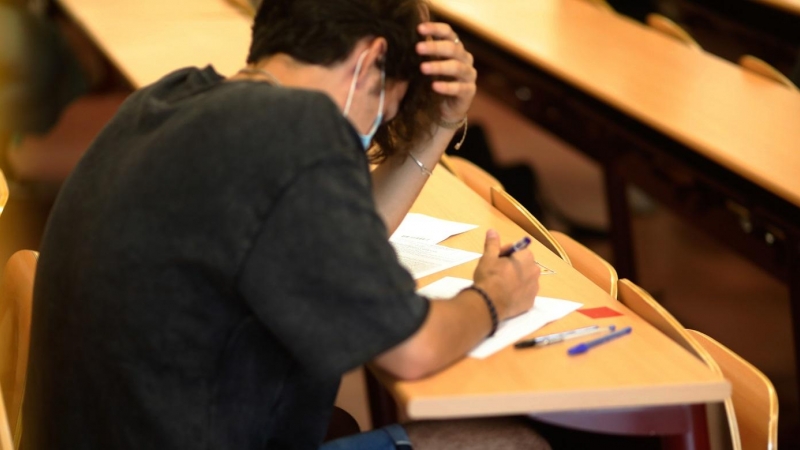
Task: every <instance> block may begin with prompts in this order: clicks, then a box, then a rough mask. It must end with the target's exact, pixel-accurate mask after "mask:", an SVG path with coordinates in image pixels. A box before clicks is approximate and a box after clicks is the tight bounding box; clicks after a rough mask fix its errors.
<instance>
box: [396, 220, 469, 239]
mask: <svg viewBox="0 0 800 450" xmlns="http://www.w3.org/2000/svg"><path fill="white" fill-rule="evenodd" d="M474 228H478V226H477V225H472V224H468V223H460V222H451V221H449V220H444V219H437V218H436V217H431V216H426V215H424V214H417V213H408V214H406V217H405V219H403V221H402V222H401V223H400V226H399V227H397V230H395V232H394V234H392V237H390V238H389V241H390V242H397V241H413V242H419V243H426V244H438V243H440V242H442V241H443V240H445V239H447V238H449V237H450V236H454V235H456V234H461V233H463V232H465V231H469V230H472V229H474Z"/></svg>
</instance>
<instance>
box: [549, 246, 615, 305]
mask: <svg viewBox="0 0 800 450" xmlns="http://www.w3.org/2000/svg"><path fill="white" fill-rule="evenodd" d="M550 235H551V236H553V238H554V239H555V240H556V241H558V243H559V244H561V247H562V248H563V249H564V250H565V251H566V252H567V255H568V256H569V261H570V263H572V267H574V268H575V269H577V270H578V272H580V273H582V274H583V276H585V277H586V278H588V279H589V280H591V281H592V283H594V284H596V285H598V286H600V287H601V288H602V289H603V290H604V291H606V292H608V295H610V296H612V297H614V298H617V281H619V278H618V277H617V271H616V269H614V266H612V265H611V264H609V263H608V261H606V260H605V259H603V258H601V257H600V255H598V254H597V253H595V252H593V251H591V250H589V249H588V248H586V247H585V246H584V245H583V244H581V243H580V242H578V241H576V240H574V239H572V238H571V237H569V236H567V235H566V234H564V233H561V232H559V231H551V232H550Z"/></svg>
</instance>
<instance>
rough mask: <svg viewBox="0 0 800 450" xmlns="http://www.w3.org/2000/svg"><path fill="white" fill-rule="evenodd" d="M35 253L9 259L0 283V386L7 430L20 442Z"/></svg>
mask: <svg viewBox="0 0 800 450" xmlns="http://www.w3.org/2000/svg"><path fill="white" fill-rule="evenodd" d="M38 256H39V255H38V253H36V252H34V251H32V250H20V251H18V252H16V253H14V254H13V255H11V258H9V259H8V262H7V263H6V267H5V269H4V270H3V277H2V280H0V386H2V391H3V398H5V402H6V403H5V405H6V412H7V414H8V424H9V428H10V429H11V430H12V432H13V433H14V436H15V437H16V438H17V442H19V436H20V432H21V424H20V417H21V412H22V400H23V398H24V396H25V376H26V373H27V369H28V350H29V348H30V330H31V309H32V306H33V279H34V276H35V273H36V260H37V259H38Z"/></svg>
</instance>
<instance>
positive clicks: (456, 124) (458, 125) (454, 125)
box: [438, 116, 469, 150]
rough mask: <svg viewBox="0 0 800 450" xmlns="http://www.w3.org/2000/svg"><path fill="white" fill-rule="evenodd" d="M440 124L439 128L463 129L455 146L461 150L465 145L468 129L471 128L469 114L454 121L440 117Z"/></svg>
mask: <svg viewBox="0 0 800 450" xmlns="http://www.w3.org/2000/svg"><path fill="white" fill-rule="evenodd" d="M438 125H439V128H441V129H445V130H450V131H452V130H459V129H460V130H462V131H461V139H459V141H458V142H457V143H456V144H455V146H454V148H455V149H456V150H460V149H461V146H462V145H464V140H465V139H466V138H467V129H468V128H469V121H468V120H467V116H464V118H463V119H460V120H457V121H453V122H451V121H448V120H445V119H440V120H439V123H438Z"/></svg>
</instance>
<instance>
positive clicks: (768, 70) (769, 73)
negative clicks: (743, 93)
mask: <svg viewBox="0 0 800 450" xmlns="http://www.w3.org/2000/svg"><path fill="white" fill-rule="evenodd" d="M739 65H740V66H742V67H744V68H745V69H747V70H749V71H751V72H755V73H757V74H759V75H761V76H764V77H767V78H769V79H771V80H773V81H777V82H778V83H780V84H782V85H784V86H786V87H787V88H789V89H791V90H793V91H795V92H800V89H798V88H797V85H795V84H794V83H792V80H790V79H789V78H787V77H786V75H784V74H782V73H781V71H780V70H778V69H776V68H774V67H772V66H771V65H770V64H769V63H768V62H766V61H764V60H763V59H760V58H756V57H755V56H753V55H744V56H742V57H741V58H739Z"/></svg>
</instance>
